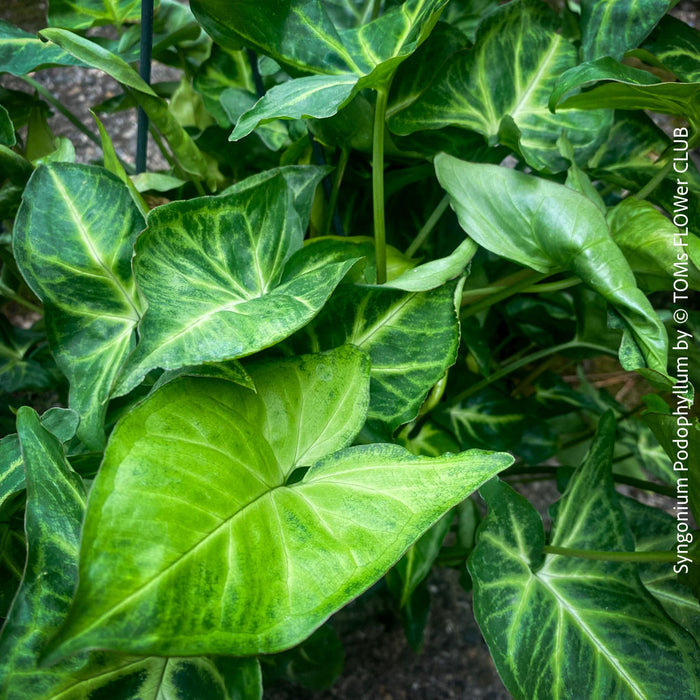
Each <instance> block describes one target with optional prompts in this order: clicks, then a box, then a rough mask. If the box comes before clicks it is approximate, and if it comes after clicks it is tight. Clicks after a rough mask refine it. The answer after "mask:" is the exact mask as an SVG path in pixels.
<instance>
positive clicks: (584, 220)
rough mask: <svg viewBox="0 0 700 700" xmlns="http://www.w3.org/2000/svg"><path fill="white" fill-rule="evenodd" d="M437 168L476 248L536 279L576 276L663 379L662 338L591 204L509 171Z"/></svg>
mask: <svg viewBox="0 0 700 700" xmlns="http://www.w3.org/2000/svg"><path fill="white" fill-rule="evenodd" d="M435 168H436V171H437V176H438V180H439V181H440V184H441V185H442V186H443V187H444V188H445V189H446V190H447V192H448V193H449V194H450V197H451V200H452V206H453V208H454V209H455V211H456V212H457V216H458V218H459V222H460V224H461V226H462V228H463V229H464V230H465V231H466V232H467V233H468V234H469V235H470V236H471V237H472V238H473V239H474V240H475V241H476V242H477V243H479V245H482V246H484V247H485V248H487V249H488V250H490V251H492V252H494V253H497V254H498V255H502V256H503V257H506V258H509V259H511V260H515V261H516V262H519V263H521V264H522V265H527V266H528V267H531V268H533V269H535V270H537V271H538V272H545V273H553V272H556V271H560V270H571V271H572V272H574V273H575V274H577V275H578V276H579V277H580V278H581V279H582V280H583V281H584V282H585V283H586V284H588V285H589V286H591V287H592V288H593V289H595V290H596V291H597V292H598V293H599V294H601V295H602V296H603V297H605V299H606V300H607V301H608V302H609V303H610V304H612V305H613V306H614V308H615V309H616V310H617V312H618V313H619V314H620V315H621V316H622V318H623V319H624V320H625V322H626V323H627V324H628V327H629V329H630V330H631V332H632V334H633V335H634V340H635V341H636V343H637V344H638V346H639V348H640V349H641V351H642V353H643V356H644V359H645V361H646V363H647V366H648V367H649V368H651V369H652V370H654V372H657V373H659V374H660V375H661V376H664V377H665V376H667V375H666V363H667V353H668V348H667V346H668V340H667V337H666V331H665V329H664V327H663V324H662V323H661V321H660V320H659V319H658V317H657V316H656V313H655V312H654V309H653V308H652V306H651V304H650V303H649V301H648V299H647V298H646V297H645V296H644V294H643V293H642V292H641V291H640V290H639V289H638V288H637V285H636V282H635V279H634V274H633V273H632V270H631V269H630V266H629V264H628V263H627V261H626V260H625V257H624V255H623V254H622V252H621V251H620V249H619V248H618V247H617V245H616V244H615V243H614V242H613V240H612V238H611V236H610V230H609V228H608V225H607V223H606V221H605V218H604V216H603V213H602V212H601V211H600V209H598V207H597V206H596V205H595V204H594V203H593V202H591V201H590V200H589V199H587V198H586V197H584V196H583V195H581V194H579V193H578V192H575V191H574V190H572V189H570V188H568V187H565V186H563V185H559V184H557V183H554V182H549V181H546V180H543V179H540V178H535V177H532V176H531V175H525V174H524V173H520V172H516V171H515V170H512V169H510V168H502V167H498V166H494V165H481V164H475V163H466V162H464V161H460V160H458V159H456V158H452V157H451V156H447V155H444V154H441V155H439V156H437V158H436V159H435ZM626 369H637V367H626Z"/></svg>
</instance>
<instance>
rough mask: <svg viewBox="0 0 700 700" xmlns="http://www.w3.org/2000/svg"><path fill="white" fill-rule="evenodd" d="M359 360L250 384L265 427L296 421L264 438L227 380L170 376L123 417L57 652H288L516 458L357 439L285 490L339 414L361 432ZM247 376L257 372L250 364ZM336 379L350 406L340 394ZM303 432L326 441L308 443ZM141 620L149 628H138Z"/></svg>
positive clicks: (292, 367) (338, 355)
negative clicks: (425, 452) (279, 411)
mask: <svg viewBox="0 0 700 700" xmlns="http://www.w3.org/2000/svg"><path fill="white" fill-rule="evenodd" d="M360 356H361V353H360V351H358V350H348V349H343V350H339V351H336V352H334V353H330V354H326V355H324V356H316V357H313V356H311V357H307V358H293V359H290V360H287V361H281V362H280V363H279V365H278V367H279V369H280V371H281V374H280V375H279V376H278V378H277V381H276V382H270V383H269V384H266V382H265V381H261V382H260V384H259V385H258V397H259V401H260V402H261V403H262V405H263V406H265V408H266V409H267V411H268V419H269V420H274V415H275V414H274V407H275V406H281V405H284V407H285V409H286V411H287V412H289V414H290V415H296V416H299V417H302V419H303V421H304V422H303V423H302V424H301V425H294V424H292V425H291V426H290V424H289V423H285V425H284V426H281V427H280V426H275V428H276V430H275V432H274V439H273V444H270V442H268V440H267V439H266V437H265V428H264V427H262V425H261V424H260V422H259V421H253V422H251V421H250V415H249V413H248V412H245V409H243V407H242V404H241V396H242V394H243V393H244V392H246V391H248V390H245V389H243V388H241V387H238V386H236V385H234V384H231V383H230V382H218V381H215V380H214V381H212V380H201V379H200V380H196V379H180V380H177V381H175V382H172V383H170V384H168V385H166V386H165V387H163V388H162V389H160V390H159V391H158V392H156V393H155V394H153V395H152V396H151V397H150V398H149V399H148V400H147V401H146V402H144V403H143V404H141V405H140V406H139V407H137V408H136V409H135V410H134V411H133V412H132V413H130V414H129V415H128V416H126V417H125V418H124V419H123V420H122V421H121V422H120V423H119V425H118V426H117V428H116V429H115V431H114V433H113V434H112V438H111V440H110V444H109V446H108V448H107V452H106V455H105V461H104V462H103V464H102V467H101V469H100V473H99V475H98V477H97V480H96V482H95V484H94V486H93V489H92V491H91V496H90V504H89V507H88V515H87V517H86V524H85V529H84V535H83V550H82V552H81V565H80V566H81V568H80V586H79V590H78V593H77V596H76V601H75V604H74V607H73V610H72V613H71V616H70V620H69V622H68V624H67V626H66V627H65V628H64V630H63V632H62V633H61V635H60V638H59V641H60V646H59V648H58V650H57V655H58V656H60V655H61V654H65V653H67V652H70V651H72V650H76V649H80V648H89V647H94V646H97V647H108V648H114V649H119V650H121V651H130V652H136V653H151V652H156V653H158V654H172V653H178V651H177V650H186V651H187V653H188V654H201V653H221V654H236V655H247V654H255V653H260V652H273V651H278V650H281V649H285V648H287V647H289V646H291V645H293V644H295V643H297V642H299V641H301V640H302V639H304V638H305V637H307V636H308V635H309V634H310V633H311V632H312V631H313V630H314V629H315V628H316V627H318V626H319V625H320V624H321V623H322V622H323V621H324V620H325V619H326V618H327V617H328V616H329V615H330V614H331V613H332V612H334V611H335V610H336V609H337V608H339V607H341V606H342V605H344V604H345V603H346V602H348V601H349V600H350V599H352V598H353V597H355V596H356V595H358V594H359V593H360V592H362V591H363V590H365V589H366V588H367V587H369V586H370V585H371V584H372V583H373V582H374V581H376V580H377V579H378V578H379V577H380V576H381V575H383V574H384V572H385V571H386V570H387V569H388V568H389V566H390V565H391V564H393V563H394V562H395V561H396V560H397V559H398V558H399V557H400V556H401V554H402V553H403V552H404V551H405V550H406V549H407V548H408V547H409V546H410V544H412V542H413V541H414V540H415V539H417V538H418V537H419V536H420V535H421V534H422V533H423V532H424V531H425V530H426V529H427V528H428V527H429V526H430V525H431V524H432V523H433V522H435V521H436V520H437V519H438V518H439V517H440V516H441V515H443V514H444V513H445V512H446V511H447V510H448V509H449V508H450V507H452V506H453V505H454V504H456V503H458V502H459V501H461V500H463V499H464V498H465V497H466V496H467V495H468V494H469V493H470V492H471V491H472V490H473V489H474V488H475V487H476V486H477V485H478V484H480V483H483V482H484V480H486V479H487V478H489V476H490V475H492V474H494V473H496V472H498V471H500V470H501V469H503V468H505V467H506V466H507V465H509V464H510V463H511V461H512V459H511V457H510V456H509V455H503V454H494V453H485V452H481V451H473V452H468V453H461V454H458V455H448V456H443V457H440V458H436V459H429V458H418V457H414V456H412V455H410V454H409V453H407V452H406V451H405V450H403V449H402V448H399V447H397V446H392V445H367V446H362V447H351V448H347V449H344V450H341V451H339V452H334V453H332V454H330V455H328V456H326V457H324V458H323V459H321V460H319V461H315V462H314V463H313V464H311V468H310V469H309V471H308V472H307V473H306V474H305V476H304V477H303V479H302V480H301V481H297V482H295V483H292V484H291V485H286V481H287V479H286V474H287V472H289V471H290V470H291V468H292V467H293V466H294V464H293V463H294V461H295V460H296V461H300V462H304V461H307V460H311V459H313V458H315V457H318V456H319V455H320V454H321V453H322V452H324V451H325V450H327V449H330V450H333V449H335V448H336V447H337V445H338V442H340V441H341V437H338V436H336V427H334V426H337V425H338V423H339V422H340V424H342V425H348V430H349V429H350V423H348V419H347V418H346V417H345V416H346V415H348V416H350V420H351V422H352V420H356V419H357V416H353V413H354V412H355V411H356V412H357V413H358V414H359V420H358V421H357V424H359V423H360V422H361V421H362V419H363V418H364V416H363V415H362V409H361V401H360V402H359V403H358V404H357V407H356V408H355V407H354V406H353V402H352V401H351V400H350V399H351V398H357V397H358V396H359V397H361V396H362V395H363V393H364V392H366V391H367V376H366V364H365V365H364V367H365V369H363V362H362V361H361V360H360V359H359V358H360ZM304 363H307V367H308V369H303V365H304ZM314 364H315V365H316V366H315V370H316V371H314ZM266 367H267V368H268V369H266V370H262V371H269V372H270V373H271V374H272V372H273V365H271V364H270V365H266ZM249 371H250V372H251V373H252V376H253V377H255V376H256V368H255V367H254V366H251V367H250V368H249ZM363 373H364V379H363ZM339 381H342V382H344V383H345V385H346V386H347V387H348V389H346V392H347V391H349V392H350V395H348V397H347V399H341V398H340V397H339V396H338V395H337V393H336V391H337V390H336V388H335V387H336V386H337V383H338V382H339ZM324 388H325V390H326V391H327V392H328V393H327V394H326V396H327V399H326V401H324V402H323V403H322V404H319V403H318V402H317V401H314V402H313V406H310V407H309V408H305V406H304V403H305V401H307V399H306V397H307V396H308V395H310V396H312V397H314V398H315V397H316V396H317V395H318V396H320V395H321V394H323V389H324ZM307 391H310V394H307ZM345 404H348V406H347V407H345ZM341 406H343V407H344V408H343V409H342V412H340V413H339V411H338V408H339V407H341ZM270 411H273V412H272V413H270ZM290 428H291V429H290ZM340 433H341V436H342V438H343V439H342V442H347V438H345V437H344V436H343V435H342V433H343V431H342V430H341V431H340ZM348 434H349V433H348ZM309 435H321V436H326V437H325V438H314V440H313V444H314V448H307V447H305V445H306V444H307V442H308V441H307V440H306V438H305V436H309ZM329 440H330V442H329ZM302 452H303V453H304V456H303V457H302V456H301V453H302ZM136 494H138V498H135V495H136ZM105 518H106V519H108V521H109V523H110V524H109V527H106V526H105V523H106V521H105ZM312 541H313V546H311V542H312ZM185 599H186V600H187V601H188V604H186V605H185V604H184V601H185ZM143 624H146V625H147V629H148V632H145V633H144V634H143V635H134V634H133V629H134V625H143Z"/></svg>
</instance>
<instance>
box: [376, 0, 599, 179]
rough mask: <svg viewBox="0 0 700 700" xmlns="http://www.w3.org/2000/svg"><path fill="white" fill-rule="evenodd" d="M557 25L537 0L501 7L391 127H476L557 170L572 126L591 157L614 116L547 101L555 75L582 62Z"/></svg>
mask: <svg viewBox="0 0 700 700" xmlns="http://www.w3.org/2000/svg"><path fill="white" fill-rule="evenodd" d="M557 29H558V27H557V20H556V17H555V16H554V15H553V13H551V11H550V10H549V9H548V8H546V7H545V5H543V4H542V3H541V2H539V1H538V0H518V1H517V2H513V3H510V4H509V5H506V6H504V7H502V8H500V10H499V11H498V12H496V13H494V14H493V15H491V16H490V17H489V18H488V19H486V20H485V21H484V23H483V24H482V25H481V27H480V29H479V33H478V35H477V41H476V45H475V46H474V48H473V49H472V50H465V51H461V52H459V53H456V54H454V56H453V57H452V58H451V59H449V60H448V61H447V63H446V65H445V67H444V69H443V70H442V71H440V72H439V73H438V75H437V76H436V78H435V80H434V82H433V83H432V85H430V87H429V88H428V89H427V90H426V91H425V92H424V93H423V94H422V95H421V96H420V97H419V98H418V99H417V100H416V101H415V102H413V103H412V104H411V105H410V106H408V107H407V108H406V109H405V110H402V111H398V112H395V113H393V114H392V116H391V118H390V120H389V126H390V128H391V129H392V131H394V132H396V133H398V134H410V133H412V132H415V131H418V130H424V129H438V128H442V127H446V126H457V127H460V128H462V129H469V130H473V131H476V132H478V133H480V134H482V135H483V136H484V137H486V138H487V139H488V141H489V143H490V144H491V145H493V144H495V143H496V142H497V141H498V140H499V138H500V141H501V143H506V144H507V145H508V146H510V147H511V148H514V149H516V150H520V151H521V152H522V154H523V156H524V157H525V159H526V160H527V162H528V164H530V165H531V166H532V167H534V168H536V169H543V168H544V169H548V170H552V171H559V170H562V169H564V168H565V167H566V166H565V161H564V160H563V159H562V157H561V156H560V154H559V152H558V149H557V146H556V141H557V138H558V137H559V135H560V134H561V133H562V132H563V131H566V133H567V134H568V135H569V137H570V138H571V139H572V143H573V145H574V147H575V150H576V156H577V158H578V159H580V160H581V161H585V160H586V159H587V158H588V157H589V156H590V155H592V154H593V153H594V152H595V150H596V149H597V147H598V146H599V145H600V144H601V143H602V142H603V140H604V139H605V135H606V133H607V129H608V128H609V124H610V119H611V115H610V114H609V113H607V112H599V113H598V112H596V113H585V112H578V111H566V112H561V113H559V114H557V115H556V116H555V115H553V114H551V112H550V111H549V109H548V108H547V100H548V98H549V95H550V93H551V91H552V89H553V88H554V86H555V84H556V81H557V78H558V77H559V76H560V75H561V74H562V73H563V72H564V71H566V70H567V69H569V68H572V67H573V66H575V65H576V63H577V54H576V49H575V47H574V45H573V44H572V43H571V42H569V41H567V40H566V39H565V38H563V37H562V36H561V34H559V33H558V32H557ZM513 124H514V126H515V129H513V128H512V125H513Z"/></svg>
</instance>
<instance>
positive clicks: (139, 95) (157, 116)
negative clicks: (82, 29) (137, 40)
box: [41, 29, 207, 180]
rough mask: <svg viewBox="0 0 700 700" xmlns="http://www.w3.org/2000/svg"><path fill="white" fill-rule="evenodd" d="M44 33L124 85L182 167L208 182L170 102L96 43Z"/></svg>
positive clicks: (51, 31) (203, 163)
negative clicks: (170, 108) (169, 104)
mask: <svg viewBox="0 0 700 700" xmlns="http://www.w3.org/2000/svg"><path fill="white" fill-rule="evenodd" d="M41 34H42V36H44V37H46V38H47V39H49V40H50V41H52V42H54V43H55V44H58V45H59V46H60V47H61V48H62V49H64V50H65V51H67V52H68V53H70V54H71V55H72V56H75V57H76V58H78V59H80V60H81V61H82V62H84V63H85V64H87V65H88V66H90V67H92V68H98V69H99V70H101V71H104V72H105V73H106V74H107V75H109V76H110V77H112V78H114V79H115V80H116V81H117V82H119V83H121V84H122V85H124V86H125V88H126V89H127V91H129V90H130V91H131V94H132V96H133V97H134V99H135V100H136V101H137V102H138V104H139V105H140V106H141V107H142V108H143V110H144V112H146V114H147V115H148V118H149V119H150V120H151V122H152V123H153V125H154V126H155V127H156V129H158V131H160V133H161V134H162V135H163V137H164V138H165V139H166V140H167V142H168V143H169V144H170V146H171V148H172V149H173V153H174V155H175V157H176V158H177V161H178V164H179V165H180V167H181V168H182V169H183V170H184V171H185V172H187V173H188V174H190V175H192V176H194V177H196V178H199V179H200V180H204V179H206V177H207V162H206V160H205V158H204V155H203V154H202V152H201V151H200V150H199V148H198V147H197V145H196V144H195V142H194V141H193V140H192V138H191V137H190V135H189V134H188V133H187V131H185V129H184V128H183V127H182V126H181V125H180V124H179V122H178V121H177V119H175V117H174V116H173V114H172V113H171V112H170V110H169V109H168V104H167V102H165V100H163V99H162V98H160V97H158V96H157V95H156V93H155V92H153V89H152V88H151V87H150V86H149V85H148V84H147V83H146V82H144V81H143V80H142V79H141V77H140V76H139V74H138V73H137V72H136V71H135V70H134V69H133V68H132V67H131V66H130V65H129V64H128V63H126V62H125V61H124V60H123V59H121V58H120V57H119V56H117V55H116V54H113V53H111V52H110V51H107V50H106V49H103V48H102V47H101V46H98V45H97V44H95V43H94V42H92V41H89V40H88V39H85V38H83V37H81V36H77V35H76V34H72V33H71V32H69V31H66V30H64V29H44V30H43V31H42V32H41Z"/></svg>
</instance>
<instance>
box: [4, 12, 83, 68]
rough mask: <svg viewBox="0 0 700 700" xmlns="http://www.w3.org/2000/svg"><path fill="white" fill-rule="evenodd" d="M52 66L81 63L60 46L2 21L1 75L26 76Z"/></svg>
mask: <svg viewBox="0 0 700 700" xmlns="http://www.w3.org/2000/svg"><path fill="white" fill-rule="evenodd" d="M51 65H58V66H75V65H82V63H81V61H80V60H79V59H77V58H74V57H73V56H71V55H70V54H69V53H68V52H66V51H63V49H61V48H59V47H58V46H55V45H52V44H47V43H46V42H45V41H41V39H38V38H37V37H36V35H34V34H30V33H29V32H25V31H24V30H23V29H20V28H19V27H15V26H13V25H11V24H10V23H9V22H5V21H4V20H0V73H11V74H12V75H24V74H25V73H29V72H30V71H33V70H37V69H38V68H44V67H47V66H51Z"/></svg>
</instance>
